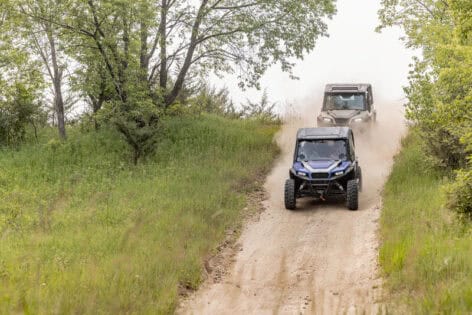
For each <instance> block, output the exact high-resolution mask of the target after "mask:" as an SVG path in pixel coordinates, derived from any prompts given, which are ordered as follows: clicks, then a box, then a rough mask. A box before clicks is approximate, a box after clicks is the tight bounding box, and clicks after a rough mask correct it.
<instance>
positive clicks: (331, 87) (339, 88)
mask: <svg viewBox="0 0 472 315" xmlns="http://www.w3.org/2000/svg"><path fill="white" fill-rule="evenodd" d="M369 88H371V84H369V83H356V84H348V83H346V84H343V83H336V84H326V88H325V92H326V93H334V92H361V93H362V92H367V90H368V89H369Z"/></svg>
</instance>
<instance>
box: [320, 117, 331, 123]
mask: <svg viewBox="0 0 472 315" xmlns="http://www.w3.org/2000/svg"><path fill="white" fill-rule="evenodd" d="M321 120H322V121H324V122H332V121H333V120H332V119H331V118H328V117H322V118H321Z"/></svg>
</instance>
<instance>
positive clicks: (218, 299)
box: [177, 104, 404, 314]
mask: <svg viewBox="0 0 472 315" xmlns="http://www.w3.org/2000/svg"><path fill="white" fill-rule="evenodd" d="M400 108H401V107H400V106H398V105H392V104H389V105H386V106H384V107H381V108H380V109H379V115H378V122H377V124H376V126H375V127H373V128H372V130H371V131H370V132H365V133H362V134H356V136H357V138H356V141H357V144H356V145H357V148H356V149H357V153H358V157H359V161H360V164H361V165H362V168H363V176H364V191H363V192H362V193H361V199H360V209H359V210H358V211H348V210H347V209H346V208H345V206H344V203H343V202H341V203H339V202H338V203H336V202H324V203H319V202H314V201H312V200H310V199H305V200H298V202H297V210H296V211H287V210H285V209H284V203H283V184H284V181H285V179H286V178H287V175H288V168H289V166H290V164H291V160H292V154H293V146H294V138H295V134H296V130H297V129H298V128H300V127H306V126H313V125H314V121H313V119H312V118H313V117H314V115H313V114H312V113H313V112H314V111H313V109H311V110H310V111H309V112H310V115H300V116H302V117H303V116H304V117H310V118H311V119H310V120H304V119H290V120H289V121H287V122H286V123H285V125H284V127H283V128H282V130H281V132H280V133H279V135H278V139H277V140H278V143H279V145H280V147H281V148H282V156H281V158H280V159H279V161H278V162H277V163H276V165H275V166H274V168H273V170H272V172H271V174H270V175H269V176H268V178H267V181H266V184H265V188H266V190H267V192H268V194H269V198H268V200H266V201H265V202H264V206H265V211H264V212H263V213H262V214H261V216H260V219H259V220H258V221H257V222H249V223H248V224H247V225H246V227H245V229H244V231H243V233H242V235H241V237H240V240H239V245H240V247H241V250H240V251H239V252H238V253H237V254H236V255H235V261H234V263H233V264H232V265H231V266H229V270H228V274H227V275H226V276H225V277H223V279H222V280H221V281H220V282H219V283H206V284H204V285H203V286H202V288H201V289H200V290H198V291H197V292H196V293H195V294H193V295H192V296H191V297H190V298H188V299H186V300H185V301H184V302H183V304H182V305H181V307H180V308H179V310H178V312H177V313H179V314H360V313H364V314H365V313H367V314H372V313H377V312H378V311H379V310H380V307H381V306H380V305H381V303H380V302H379V300H380V298H381V292H380V291H381V279H380V278H379V275H378V270H377V256H378V237H377V228H378V220H379V216H380V201H381V200H380V190H381V188H382V185H383V183H384V181H385V179H386V177H387V176H388V174H389V171H390V166H391V163H392V157H393V155H394V153H395V152H396V151H397V149H398V145H399V139H400V137H401V135H402V132H403V130H404V127H403V120H402V118H401V117H402V113H401V110H400Z"/></svg>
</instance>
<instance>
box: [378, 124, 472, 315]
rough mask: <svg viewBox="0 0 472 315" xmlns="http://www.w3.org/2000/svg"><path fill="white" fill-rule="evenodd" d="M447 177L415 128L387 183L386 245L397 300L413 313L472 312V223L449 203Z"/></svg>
mask: <svg viewBox="0 0 472 315" xmlns="http://www.w3.org/2000/svg"><path fill="white" fill-rule="evenodd" d="M445 181H446V180H445V179H443V174H441V173H440V172H438V171H434V170H432V169H431V168H429V167H428V163H427V160H426V159H425V156H424V155H423V153H422V151H421V148H420V139H419V138H418V136H417V135H416V134H415V133H414V132H411V133H410V135H409V136H408V137H407V138H406V139H405V140H404V142H403V150H402V152H401V154H400V155H399V156H398V157H397V158H396V163H395V165H394V168H393V172H392V174H391V176H390V178H389V180H388V182H387V184H386V187H385V193H384V209H383V212H382V219H381V234H382V239H383V244H382V247H381V250H380V263H381V265H382V267H383V270H384V271H385V273H386V283H387V287H388V289H390V290H391V292H392V293H393V297H394V300H393V302H394V303H392V305H399V304H398V303H396V302H399V303H401V304H403V303H406V305H407V307H408V308H409V309H410V312H411V313H422V314H466V313H471V312H472V227H471V226H470V225H469V224H465V223H460V222H458V221H457V220H456V218H455V217H454V214H453V213H452V212H450V211H449V210H447V209H445V208H444V207H443V204H444V201H445V200H444V195H443V191H442V186H443V184H444V183H445ZM395 309H396V308H395V307H394V306H390V310H391V311H394V312H395ZM403 312H404V310H403Z"/></svg>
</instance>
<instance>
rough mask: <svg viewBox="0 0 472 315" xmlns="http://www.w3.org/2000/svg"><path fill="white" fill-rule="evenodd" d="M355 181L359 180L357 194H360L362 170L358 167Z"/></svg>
mask: <svg viewBox="0 0 472 315" xmlns="http://www.w3.org/2000/svg"><path fill="white" fill-rule="evenodd" d="M357 179H358V180H359V187H358V188H359V192H362V169H361V167H360V166H358V167H357Z"/></svg>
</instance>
